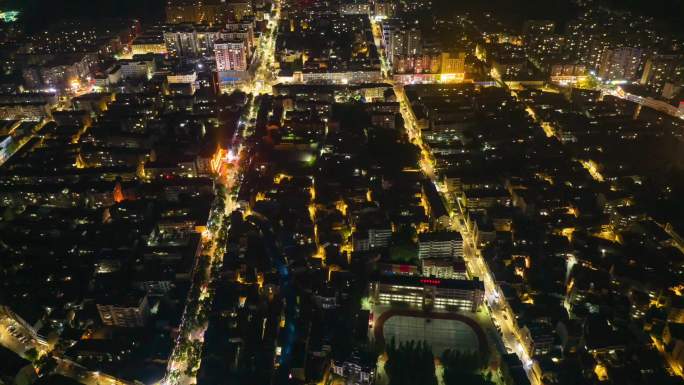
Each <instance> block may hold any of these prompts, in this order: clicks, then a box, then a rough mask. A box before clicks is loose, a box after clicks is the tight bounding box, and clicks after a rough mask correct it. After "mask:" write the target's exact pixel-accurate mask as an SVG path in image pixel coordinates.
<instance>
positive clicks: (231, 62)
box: [214, 40, 247, 71]
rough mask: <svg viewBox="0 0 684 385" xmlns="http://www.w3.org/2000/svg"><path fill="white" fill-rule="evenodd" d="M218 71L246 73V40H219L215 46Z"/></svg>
mask: <svg viewBox="0 0 684 385" xmlns="http://www.w3.org/2000/svg"><path fill="white" fill-rule="evenodd" d="M214 52H215V54H216V70H217V71H246V70H247V43H246V42H245V40H219V41H217V42H216V43H215V44H214Z"/></svg>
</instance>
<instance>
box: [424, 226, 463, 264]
mask: <svg viewBox="0 0 684 385" xmlns="http://www.w3.org/2000/svg"><path fill="white" fill-rule="evenodd" d="M462 256H463V237H462V236H461V233H458V232H456V231H438V232H432V233H421V234H419V235H418V258H420V259H423V258H442V257H462Z"/></svg>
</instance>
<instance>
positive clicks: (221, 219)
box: [163, 0, 280, 385]
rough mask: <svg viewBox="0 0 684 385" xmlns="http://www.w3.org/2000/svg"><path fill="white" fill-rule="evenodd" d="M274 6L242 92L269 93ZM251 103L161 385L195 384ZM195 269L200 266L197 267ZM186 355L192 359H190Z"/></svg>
mask: <svg viewBox="0 0 684 385" xmlns="http://www.w3.org/2000/svg"><path fill="white" fill-rule="evenodd" d="M273 6H274V9H273V16H272V18H271V20H270V21H269V23H268V27H267V30H266V32H264V33H263V34H262V37H261V39H260V41H259V44H258V45H257V48H256V50H255V52H254V55H255V59H254V61H253V64H254V74H253V76H252V78H251V80H250V81H249V82H248V83H246V84H244V85H243V86H244V87H242V88H243V89H244V90H245V91H248V92H250V93H252V94H261V93H270V92H271V90H270V88H271V86H272V81H273V72H272V70H271V69H272V64H273V58H274V56H275V55H274V49H275V35H276V33H277V29H278V23H279V20H280V1H278V0H276V1H275V2H274V5H273ZM254 102H255V99H254V97H253V95H252V97H251V98H250V101H249V103H248V105H247V106H246V108H245V113H244V115H243V117H242V118H241V119H240V120H241V121H242V122H244V126H242V125H241V126H240V127H238V129H237V130H236V133H235V137H234V139H233V141H232V144H231V145H232V146H233V148H229V149H226V150H225V151H224V153H225V154H226V156H225V158H223V157H222V158H221V159H219V160H218V161H219V162H226V163H231V165H230V167H228V168H227V169H228V172H227V173H226V174H223V175H218V176H217V179H216V183H217V185H223V186H224V187H225V188H217V189H216V191H217V197H216V201H215V202H214V205H212V211H211V213H210V216H209V223H210V224H214V226H208V228H210V229H211V228H217V227H216V226H218V228H217V230H215V231H212V230H208V231H207V233H205V234H203V237H202V239H203V242H202V253H200V255H208V257H209V264H208V265H206V267H205V268H206V269H207V271H205V272H204V273H203V275H202V276H203V277H207V278H206V281H204V282H198V284H199V285H200V287H201V289H200V290H191V291H190V293H198V296H199V298H188V300H187V303H188V304H190V303H193V302H194V301H198V303H199V305H198V306H192V307H189V306H187V305H186V309H185V311H184V313H183V317H182V320H181V326H180V331H179V335H178V339H177V340H176V344H175V346H174V349H173V352H172V354H171V358H170V359H169V363H168V366H167V373H166V376H165V378H164V380H163V384H165V385H190V384H195V383H196V382H197V379H196V371H197V369H198V368H199V366H200V363H201V355H202V349H203V346H204V331H205V330H206V327H207V324H206V321H205V322H202V323H201V324H198V323H197V322H194V321H196V320H197V319H198V316H199V315H200V313H201V312H208V311H209V310H210V309H207V308H205V306H210V305H211V303H212V298H211V296H212V295H213V294H212V290H210V289H209V287H210V283H211V282H212V279H213V276H212V274H213V272H214V271H216V270H217V269H214V267H216V266H220V264H221V263H222V262H223V254H224V253H225V250H226V233H227V228H226V227H225V226H226V222H227V218H228V215H229V214H230V213H231V212H232V211H233V209H235V208H236V207H237V193H238V191H239V187H240V182H241V180H242V174H243V171H244V170H243V166H244V164H245V159H244V156H243V154H244V153H245V148H244V142H245V141H244V140H242V139H243V138H244V137H245V136H246V134H248V132H249V130H251V129H252V128H253V127H252V126H251V121H252V119H253V118H254V116H255V115H256V111H257V109H256V108H255V106H254V105H253V103H254ZM219 201H222V203H223V204H221V203H219ZM197 262H199V261H197ZM196 266H201V265H200V264H199V263H196ZM198 273H199V272H198V271H195V272H194V274H198ZM203 319H204V318H203ZM190 320H192V322H188V321H190ZM190 345H193V346H195V347H196V348H193V349H190V351H189V353H188V354H181V352H182V351H184V350H186V349H187V346H190ZM189 354H190V355H193V356H189ZM191 365H192V366H191Z"/></svg>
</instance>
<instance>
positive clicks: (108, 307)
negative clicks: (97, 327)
mask: <svg viewBox="0 0 684 385" xmlns="http://www.w3.org/2000/svg"><path fill="white" fill-rule="evenodd" d="M99 302H101V303H98V304H97V311H98V313H100V318H101V320H102V323H103V324H105V325H109V326H121V327H139V326H144V325H145V322H146V321H147V316H148V315H149V302H148V299H147V294H143V295H140V296H136V295H130V296H121V298H106V299H105V298H103V299H102V300H100V301H99Z"/></svg>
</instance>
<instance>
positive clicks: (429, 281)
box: [420, 278, 442, 285]
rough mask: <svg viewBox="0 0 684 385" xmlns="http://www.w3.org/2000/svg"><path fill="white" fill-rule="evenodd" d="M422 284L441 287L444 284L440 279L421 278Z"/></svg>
mask: <svg viewBox="0 0 684 385" xmlns="http://www.w3.org/2000/svg"><path fill="white" fill-rule="evenodd" d="M420 283H426V284H428V285H439V284H440V283H442V281H441V280H439V279H430V278H421V280H420Z"/></svg>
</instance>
